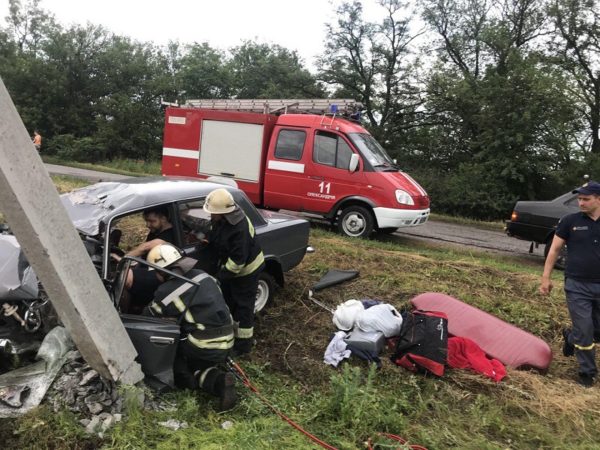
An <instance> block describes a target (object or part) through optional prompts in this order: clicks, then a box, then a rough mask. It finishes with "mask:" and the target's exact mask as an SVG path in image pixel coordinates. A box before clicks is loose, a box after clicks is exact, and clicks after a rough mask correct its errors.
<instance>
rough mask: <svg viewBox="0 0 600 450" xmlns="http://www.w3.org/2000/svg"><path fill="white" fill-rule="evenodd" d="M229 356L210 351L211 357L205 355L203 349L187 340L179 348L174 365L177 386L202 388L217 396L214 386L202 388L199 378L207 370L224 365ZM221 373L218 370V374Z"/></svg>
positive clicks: (224, 353)
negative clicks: (220, 364)
mask: <svg viewBox="0 0 600 450" xmlns="http://www.w3.org/2000/svg"><path fill="white" fill-rule="evenodd" d="M227 355H228V352H227V351H210V355H209V354H205V353H204V352H203V351H202V350H201V349H198V348H196V347H194V346H193V345H192V344H190V343H189V342H187V341H185V340H183V341H180V342H179V345H178V346H177V354H176V356H175V362H174V363H173V377H174V379H175V386H177V387H178V388H180V389H199V388H200V389H203V390H205V391H207V392H209V393H210V394H215V392H214V388H213V386H212V385H211V386H207V385H206V384H205V385H203V386H201V385H200V384H199V378H200V376H201V375H202V373H203V372H204V371H206V370H207V369H210V368H217V366H218V364H219V363H224V362H225V361H226V359H227ZM209 358H210V359H209ZM215 372H217V371H215ZM220 372H221V371H220V370H218V373H220Z"/></svg>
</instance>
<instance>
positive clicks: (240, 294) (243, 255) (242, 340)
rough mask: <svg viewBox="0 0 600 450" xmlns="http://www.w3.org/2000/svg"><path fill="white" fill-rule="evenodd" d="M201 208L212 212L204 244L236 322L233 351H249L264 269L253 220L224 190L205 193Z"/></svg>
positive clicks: (241, 352)
mask: <svg viewBox="0 0 600 450" xmlns="http://www.w3.org/2000/svg"><path fill="white" fill-rule="evenodd" d="M204 210H205V211H206V212H208V213H210V215H211V223H212V227H211V230H210V233H209V235H208V240H207V243H208V246H209V249H210V250H211V251H212V253H213V257H214V258H216V260H217V261H218V272H217V274H216V277H217V279H218V280H219V281H220V282H221V287H222V289H223V295H224V296H225V300H226V301H227V304H228V305H229V309H230V310H231V313H232V314H233V318H234V320H235V321H236V322H237V325H238V326H237V328H236V335H235V344H234V348H233V350H234V354H236V355H240V354H244V353H249V352H250V350H251V349H252V343H253V335H254V303H255V301H256V292H257V289H258V276H259V274H260V272H261V271H262V270H263V269H264V266H265V258H264V256H263V252H262V250H261V248H260V245H259V244H258V242H257V240H256V236H255V232H254V226H253V225H252V222H250V220H249V219H248V218H247V217H246V215H245V214H244V211H242V209H241V208H240V207H239V206H238V205H237V204H236V203H235V201H234V200H233V196H232V195H231V193H230V192H229V191H228V190H227V189H224V188H219V189H215V190H214V191H212V192H211V193H210V194H208V196H207V197H206V201H205V203H204Z"/></svg>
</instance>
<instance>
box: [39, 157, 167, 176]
mask: <svg viewBox="0 0 600 450" xmlns="http://www.w3.org/2000/svg"><path fill="white" fill-rule="evenodd" d="M42 159H43V160H44V162H45V163H49V164H58V165H61V166H68V167H76V168H78V169H88V170H95V171H97V172H107V173H116V174H119V175H127V176H145V175H160V174H161V162H160V161H138V160H130V159H119V160H114V161H104V162H102V163H101V164H92V163H82V162H77V161H64V160H62V159H58V158H55V157H52V156H43V157H42Z"/></svg>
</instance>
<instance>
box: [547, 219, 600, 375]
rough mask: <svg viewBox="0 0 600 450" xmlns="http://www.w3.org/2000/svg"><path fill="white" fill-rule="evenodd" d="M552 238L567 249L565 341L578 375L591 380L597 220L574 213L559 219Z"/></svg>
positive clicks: (597, 326) (599, 322)
mask: <svg viewBox="0 0 600 450" xmlns="http://www.w3.org/2000/svg"><path fill="white" fill-rule="evenodd" d="M556 235H557V236H558V237H560V238H562V239H564V240H565V241H566V244H567V247H568V249H569V257H568V259H567V267H566V269H565V294H566V298H567V306H568V308H569V314H570V316H571V321H572V323H573V329H572V330H571V331H570V332H566V333H565V339H566V340H567V343H568V344H569V345H572V346H573V347H574V349H575V355H576V357H577V362H578V363H579V374H580V375H583V376H587V377H595V376H596V374H597V372H598V370H597V368H596V361H595V348H594V338H596V340H598V337H600V219H598V220H593V219H592V218H591V217H589V216H588V215H587V214H585V213H583V212H578V213H574V214H569V215H567V216H565V217H563V218H562V219H561V220H560V222H559V224H558V226H557V229H556Z"/></svg>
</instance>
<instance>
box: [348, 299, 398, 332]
mask: <svg viewBox="0 0 600 450" xmlns="http://www.w3.org/2000/svg"><path fill="white" fill-rule="evenodd" d="M355 322H356V326H358V328H360V329H361V330H362V331H367V332H368V331H381V332H382V333H383V335H384V336H385V337H386V338H389V337H392V336H397V335H399V334H400V328H402V316H401V315H400V313H399V312H398V311H397V310H396V308H394V307H393V306H392V305H390V304H387V303H382V304H380V305H375V306H371V307H370V308H368V309H365V310H364V311H362V312H360V313H359V314H358V316H357V317H356V318H355Z"/></svg>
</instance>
